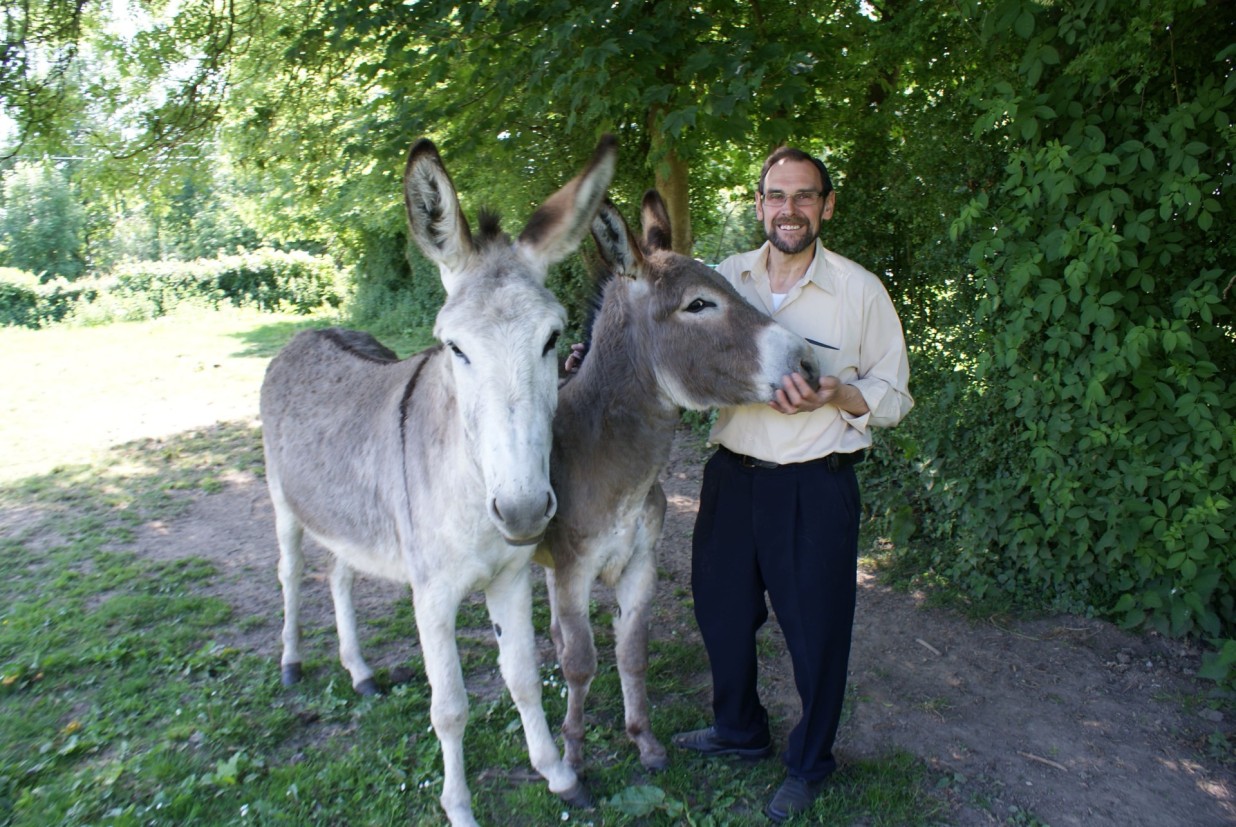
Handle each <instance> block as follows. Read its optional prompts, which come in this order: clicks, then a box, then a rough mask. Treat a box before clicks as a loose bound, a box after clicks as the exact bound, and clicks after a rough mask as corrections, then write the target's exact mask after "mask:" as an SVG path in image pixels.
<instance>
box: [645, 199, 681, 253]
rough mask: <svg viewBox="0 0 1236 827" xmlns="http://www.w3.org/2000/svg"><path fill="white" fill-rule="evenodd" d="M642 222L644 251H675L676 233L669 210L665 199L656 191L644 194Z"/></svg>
mask: <svg viewBox="0 0 1236 827" xmlns="http://www.w3.org/2000/svg"><path fill="white" fill-rule="evenodd" d="M640 221H642V222H643V225H644V249H645V250H647V251H648V252H652V251H653V250H672V249H674V231H673V228H672V227H671V226H670V217H669V210H668V209H667V208H666V206H665V199H663V198H662V197H661V193H659V192H657V191H656V190H648V191H647V192H646V193H644V203H643V204H642V205H641V207H640Z"/></svg>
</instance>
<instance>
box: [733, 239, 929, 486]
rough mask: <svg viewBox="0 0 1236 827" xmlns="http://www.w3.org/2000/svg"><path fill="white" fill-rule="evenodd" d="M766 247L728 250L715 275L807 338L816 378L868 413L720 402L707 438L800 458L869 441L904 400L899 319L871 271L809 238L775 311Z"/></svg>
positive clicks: (773, 458) (755, 452) (909, 403)
mask: <svg viewBox="0 0 1236 827" xmlns="http://www.w3.org/2000/svg"><path fill="white" fill-rule="evenodd" d="M768 251H769V244H768V243H765V244H764V246H763V247H761V248H759V249H758V250H752V251H751V252H749V253H740V254H738V255H734V256H730V257H729V258H727V259H725V260H724V261H722V262H721V263H720V264H719V265H717V272H718V273H720V274H721V275H722V276H724V277H725V278H726V279H727V280H728V281H729V282H730V283H731V284H733V285H734V287H736V288H737V289H738V292H739V293H741V294H742V295H743V297H744V298H745V299H746V300H747V301H748V302H750V303H751V304H753V305H754V306H755V307H757V308H759V309H762V310H763V311H764V312H766V313H768V314H769V315H770V316H772V317H773V319H775V320H776V321H777V322H778V323H780V324H781V325H782V326H784V327H786V328H789V329H790V330H792V331H794V332H795V333H797V334H798V335H800V336H802V337H804V338H805V339H807V341H808V342H810V343H811V347H812V349H813V350H814V351H815V355H816V357H817V358H818V359H819V362H820V375H821V376H836V377H837V378H838V379H840V380H841V381H842V382H843V383H845V384H848V385H853V386H854V387H856V388H857V389H858V390H859V392H860V393H862V395H863V399H864V400H866V402H867V407H868V408H870V411H869V412H868V413H866V414H863V415H862V416H854V415H852V414H849V413H846V412H845V411H842V410H841V409H840V408H838V407H836V406H835V405H825V406H824V407H822V408H819V409H818V410H815V411H811V412H808V413H798V414H793V415H787V414H783V413H781V412H779V411H777V410H774V409H773V408H771V407H769V406H768V405H766V404H756V405H739V406H735V407H730V408H722V409H721V410H720V411H719V412H718V414H717V421H716V424H715V425H714V426H713V429H712V433H711V434H710V436H709V441H710V442H713V443H716V444H718V445H723V446H725V447H726V448H729V449H730V450H731V451H734V452H735V453H739V454H746V455H748V456H752V457H756V458H757V459H762V460H767V461H769V462H777V463H787V462H805V461H807V460H812V459H818V458H820V457H823V456H826V455H828V454H833V453H840V454H848V453H852V452H854V451H859V450H862V449H864V448H868V447H870V446H871V433H870V430H869V429H870V428H873V427H883V428H888V427H892V426H893V425H896V424H897V423H898V422H900V421H901V419H902V417H904V416H905V415H906V414H907V413H909V411H910V408H911V407H913V406H914V400H913V399H912V398H911V397H910V390H909V382H910V364H909V360H908V358H907V356H906V344H905V337H904V335H903V333H902V330H901V320H900V319H898V317H897V312H896V310H895V309H894V308H893V302H892V300H891V299H890V298H889V295H888V291H887V290H886V289H885V288H884V285H883V283H881V281H880V280H879V278H877V277H876V276H875V275H874V274H873V273H870V272H869V271H867V270H866V269H864V268H863V267H861V266H860V265H858V264H856V263H854V262H853V261H850V260H849V259H848V258H845V257H844V256H839V255H837V254H836V253H834V252H831V251H830V250H827V249H825V247H824V245H823V244H821V243H820V242H819V240H817V241H816V243H815V258H814V259H813V260H812V262H811V266H810V267H809V268H807V272H806V273H804V274H803V277H802V278H801V279H800V280H799V281H798V283H797V284H795V285H794V286H793V287H792V288H790V292H789V293H788V294H787V295H786V297H785V299H784V301H782V302H781V305H780V307H779V308H777V309H776V310H775V311H774V310H773V297H772V290H771V289H770V287H769V280H768Z"/></svg>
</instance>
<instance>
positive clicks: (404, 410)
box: [399, 345, 443, 503]
mask: <svg viewBox="0 0 1236 827" xmlns="http://www.w3.org/2000/svg"><path fill="white" fill-rule="evenodd" d="M442 347H443V346H442V345H434V346H433V347H431V348H427V349H426V350H423V351H421V353H420V357H421V361H420V362H419V363H418V364H417V366H416V370H414V371H412V377H411V378H410V379H408V384H407V385H405V386H404V388H403V398H402V399H400V400H399V449H400V452H401V456H402V457H403V461H402V463H401V465H402V468H403V496H404V502H408V503H410V502H412V497H411V494H410V493H409V488H408V461H407V456H408V406H409V405H410V404H411V402H412V394H413V393H415V392H416V384H417V383H418V382H419V381H420V379H421V372H422V371H424V370H425V365H427V364H429V360H430V359H432V358H433V357H434V356H437V355H438V354H439V353H441V352H442Z"/></svg>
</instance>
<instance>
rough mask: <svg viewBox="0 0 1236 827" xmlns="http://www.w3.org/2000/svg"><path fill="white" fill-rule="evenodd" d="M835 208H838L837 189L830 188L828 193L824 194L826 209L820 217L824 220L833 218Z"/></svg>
mask: <svg viewBox="0 0 1236 827" xmlns="http://www.w3.org/2000/svg"><path fill="white" fill-rule="evenodd" d="M835 209H837V191H836V190H829V191H828V195H826V196H824V209H823V210H822V211H821V212H820V218H821V219H822V220H824V221H828V220H830V219H832V217H833V210H835Z"/></svg>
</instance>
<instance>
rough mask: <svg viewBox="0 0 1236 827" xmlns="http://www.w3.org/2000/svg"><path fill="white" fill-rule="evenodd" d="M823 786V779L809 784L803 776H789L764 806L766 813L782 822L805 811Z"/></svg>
mask: <svg viewBox="0 0 1236 827" xmlns="http://www.w3.org/2000/svg"><path fill="white" fill-rule="evenodd" d="M823 786H824V782H823V781H817V782H816V783H814V784H809V783H807V782H806V781H804V780H802V779H801V778H795V777H794V776H792V775H791V776H787V777H786V779H785V781H782V782H781V786H780V787H778V788H777V792H776V793H774V794H773V797H772V799H771V800H770V801H769V802H768V806H767V807H765V808H764V815H766V816H768V817H769V818H770V819H772V820H773V821H775V822H776V823H778V824H780V823H781V822H783V821H785V820H786V819H787V818H792V817H793V816H796V815H799V814H800V813H805V812H806V811H807V810H808V809H809V808H810V807H811V805H812V804H814V803H815V800H816V798H817V797H819V795H820V788H822V787H823Z"/></svg>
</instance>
